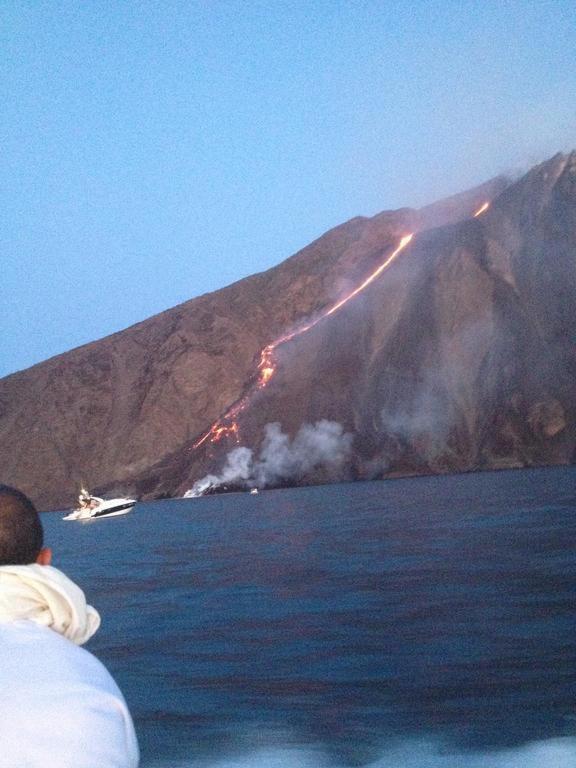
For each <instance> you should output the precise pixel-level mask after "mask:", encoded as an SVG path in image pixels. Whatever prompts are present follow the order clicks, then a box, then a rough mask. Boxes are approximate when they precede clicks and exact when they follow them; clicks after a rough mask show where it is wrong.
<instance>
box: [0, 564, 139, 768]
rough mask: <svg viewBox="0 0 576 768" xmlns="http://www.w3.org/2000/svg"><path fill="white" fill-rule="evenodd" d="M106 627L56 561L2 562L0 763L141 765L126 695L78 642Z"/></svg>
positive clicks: (8, 767)
mask: <svg viewBox="0 0 576 768" xmlns="http://www.w3.org/2000/svg"><path fill="white" fill-rule="evenodd" d="M99 626H100V617H99V615H98V613H97V611H96V610H95V609H94V608H92V607H91V606H89V605H86V600H85V597H84V593H83V592H82V590H81V589H80V588H79V587H78V586H76V584H74V582H72V581H71V580H70V579H68V577H67V576H65V575H64V574H63V573H62V572H61V571H59V570H57V569H56V568H52V567H51V566H42V565H36V564H34V565H6V566H1V567H0V768H136V767H137V766H138V761H139V756H138V744H137V741H136V736H135V733H134V726H133V724H132V718H131V717H130V713H129V711H128V708H127V706H126V703H125V701H124V698H123V697H122V694H121V693H120V691H119V689H118V687H117V685H116V683H115V682H114V680H113V679H112V677H111V676H110V674H109V672H108V671H107V670H106V668H105V667H104V666H103V665H102V664H101V663H100V662H99V661H98V660H97V659H96V658H95V657H94V656H92V654H90V653H88V652H87V651H85V650H83V649H82V648H79V647H78V646H79V645H80V644H82V643H84V642H86V640H88V639H89V638H90V637H91V636H92V635H93V634H94V632H96V630H97V629H98V627H99Z"/></svg>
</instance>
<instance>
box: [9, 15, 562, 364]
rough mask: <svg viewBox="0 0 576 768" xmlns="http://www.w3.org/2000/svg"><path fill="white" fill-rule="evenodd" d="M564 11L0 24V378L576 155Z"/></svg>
mask: <svg viewBox="0 0 576 768" xmlns="http://www.w3.org/2000/svg"><path fill="white" fill-rule="evenodd" d="M575 57H576V3H574V2H573V0H566V1H565V0H555V1H552V0H539V1H536V0H524V1H523V2H515V1H514V0H507V1H504V0H500V1H499V2H491V0H485V1H484V2H477V1H475V2H466V1H465V0H460V2H451V1H450V0H443V1H442V2H433V1H428V0H420V1H418V0H412V1H411V2H409V1H404V0H390V1H385V0H380V1H379V2H377V1H376V0H349V1H348V2H343V1H341V0H306V1H304V0H292V1H291V2H284V1H283V0H268V1H267V2H259V1H258V2H257V1H256V0H243V1H242V2H240V1H238V2H237V1H236V0H210V1H209V0H204V1H201V0H188V1H187V2H175V1H173V0H163V1H162V2H151V1H146V0H139V1H138V2H136V1H132V0H125V2H115V1H114V2H112V0H110V1H109V2H103V1H98V0H93V1H92V2H90V3H84V2H79V1H78V2H58V1H56V2H53V1H51V2H42V1H41V0H39V1H37V2H32V0H29V1H26V0H20V1H19V2H11V0H5V2H4V3H2V4H1V6H0V64H1V68H0V89H1V90H0V97H1V100H2V105H3V106H2V110H0V138H1V141H2V152H1V154H0V164H1V168H0V179H1V183H0V247H1V255H0V258H1V273H0V274H1V277H2V285H3V291H2V302H0V322H1V324H2V334H1V337H0V376H2V375H5V374H7V373H10V372H13V371H16V370H19V369H22V368H25V367H28V366H29V365H32V364H34V363H36V362H39V361H41V360H44V359H46V358H48V357H50V356H52V355H54V354H57V353H59V352H64V351H66V350H68V349H71V348H72V347H75V346H78V345H80V344H83V343H85V342H88V341H93V340H95V339H97V338H100V337H102V336H105V335H107V334H109V333H112V332H114V331H117V330H121V329H122V328H126V327H128V326H129V325H131V324H133V323H135V322H138V321H139V320H143V319H145V318H146V317H149V316H150V315H153V314H155V313H157V312H160V311H162V310H164V309H167V308H169V307H172V306H175V305H176V304H178V303H180V302H182V301H185V300H187V299H190V298H192V297H194V296H198V295H200V294H202V293H206V292H207V291H212V290H216V289H218V288H221V287H223V286H224V285H227V284H229V283H231V282H233V281H235V280H237V279H239V278H241V277H244V276H246V275H248V274H252V273H254V272H258V271H261V270H264V269H268V268H269V267H271V266H274V265H276V264H278V263H280V262H281V261H282V260H284V259H285V258H287V257H288V256H290V255H291V254H292V253H294V252H295V251H297V250H298V249H299V248H301V247H303V246H305V245H307V244H308V243H309V242H310V241H312V240H313V239H315V238H316V237H318V236H319V235H321V234H322V233H323V232H325V231H326V230H327V229H329V228H330V227H333V226H335V225H337V224H339V223H342V222H343V221H345V220H347V219H349V218H351V217H353V216H356V215H372V214H375V213H377V212H378V211H381V210H384V209H388V208H394V207H400V206H403V205H420V204H424V203H426V202H431V201H433V200H434V199H437V198H439V197H441V196H443V195H447V194H451V193H453V192H457V191H460V190H461V189H464V188H466V187H468V186H472V185H473V184H476V183H479V182H481V181H484V180H485V179H487V178H489V177H491V176H494V175H496V174H497V173H499V172H501V171H507V170H517V169H521V168H526V167H528V166H529V165H531V164H534V163H536V162H538V161H540V160H542V159H545V158H546V157H548V156H550V155H552V154H554V153H555V152H557V151H566V150H569V149H571V148H573V147H574V146H576V122H575V111H576V66H574V60H575Z"/></svg>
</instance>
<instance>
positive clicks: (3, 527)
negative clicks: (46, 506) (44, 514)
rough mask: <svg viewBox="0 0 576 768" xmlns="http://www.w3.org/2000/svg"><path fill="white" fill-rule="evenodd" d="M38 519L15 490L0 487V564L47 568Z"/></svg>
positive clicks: (47, 551) (49, 553)
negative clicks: (30, 565)
mask: <svg viewBox="0 0 576 768" xmlns="http://www.w3.org/2000/svg"><path fill="white" fill-rule="evenodd" d="M43 545H44V534H43V531H42V523H41V522H40V516H39V514H38V512H37V511H36V509H35V507H34V505H33V504H32V502H31V501H30V499H29V498H28V497H27V496H25V495H24V494H23V493H21V491H18V490H16V488H10V487H9V486H7V485H0V565H28V564H30V563H40V565H49V564H50V560H51V557H52V553H51V552H50V550H49V549H46V548H44V546H43Z"/></svg>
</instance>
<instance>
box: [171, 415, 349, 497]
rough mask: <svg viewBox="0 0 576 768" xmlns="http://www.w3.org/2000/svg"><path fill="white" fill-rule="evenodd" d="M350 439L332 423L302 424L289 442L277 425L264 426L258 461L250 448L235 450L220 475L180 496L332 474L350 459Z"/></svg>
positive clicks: (207, 479) (324, 420)
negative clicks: (312, 473)
mask: <svg viewBox="0 0 576 768" xmlns="http://www.w3.org/2000/svg"><path fill="white" fill-rule="evenodd" d="M352 439H353V437H352V435H351V434H350V433H346V432H344V429H343V427H342V425H341V424H338V423H337V422H335V421H327V420H326V419H323V420H322V421H318V422H316V424H303V425H302V426H301V427H300V429H299V430H298V432H297V434H296V436H295V437H294V440H293V441H290V437H289V436H288V435H287V434H285V433H284V432H282V428H281V426H280V424H279V423H278V422H274V423H272V424H266V426H265V427H264V440H263V441H262V446H261V447H260V453H259V455H258V458H255V456H254V451H252V449H251V448H245V447H240V448H235V449H234V450H233V451H230V453H229V454H228V456H227V457H226V464H225V465H224V468H223V470H222V472H221V473H220V475H206V477H203V478H202V479H201V480H197V481H196V482H195V483H194V485H193V486H192V488H190V489H189V490H188V491H186V493H185V494H184V497H185V498H194V497H197V496H202V494H204V493H206V491H207V490H208V489H213V488H219V487H221V486H223V485H228V484H234V485H240V486H243V487H256V488H264V487H266V486H268V485H275V484H277V483H280V482H284V481H287V480H294V479H297V478H299V477H302V476H303V475H305V474H306V473H307V472H310V471H312V470H313V469H318V468H320V467H322V468H324V469H326V470H327V471H328V472H331V473H332V472H334V473H336V472H337V471H338V470H339V469H340V468H341V467H342V465H343V464H344V462H346V460H347V459H348V458H349V457H350V454H351V451H352Z"/></svg>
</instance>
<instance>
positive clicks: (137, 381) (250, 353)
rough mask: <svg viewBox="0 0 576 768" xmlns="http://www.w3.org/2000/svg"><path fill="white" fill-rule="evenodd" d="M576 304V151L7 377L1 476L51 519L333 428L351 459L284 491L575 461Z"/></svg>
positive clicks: (338, 239)
mask: <svg viewBox="0 0 576 768" xmlns="http://www.w3.org/2000/svg"><path fill="white" fill-rule="evenodd" d="M408 234H412V239H411V240H410V242H406V243H405V245H404V247H403V248H402V250H401V252H398V253H397V254H396V255H395V258H394V259H393V260H391V261H390V262H389V263H388V260H389V257H390V256H391V255H392V254H395V250H396V249H397V248H398V245H399V243H400V242H401V240H402V238H404V237H406V236H407V235H408ZM384 263H386V268H385V270H383V271H382V272H381V274H380V272H379V271H378V270H380V267H381V266H382V265H383V264H384ZM375 272H378V274H377V277H376V278H375V279H373V280H371V281H367V278H369V277H370V275H372V274H373V273H375ZM359 286H364V287H363V288H362V290H361V291H358V292H357V288H358V287H359ZM348 296H350V297H351V298H350V300H347V301H344V302H343V301H342V299H343V298H344V297H348ZM575 302H576V153H572V154H570V155H562V154H558V155H556V156H554V157H553V158H551V159H550V160H548V161H547V162H545V163H542V164H541V165H539V166H536V167H535V168H533V169H532V170H530V171H529V172H528V173H527V174H526V175H525V176H523V177H522V178H520V179H518V180H516V181H514V182H511V181H509V180H507V179H504V178H497V179H493V180H491V181H489V182H487V183H486V184H484V185H481V186H480V187H477V188H475V189H472V190H469V191H467V192H465V193H462V194H460V195H455V196H454V197H452V198H449V199H447V200H443V201H440V202H438V203H435V204H433V205H430V206H427V207H425V208H422V209H419V210H414V209H410V208H405V209H400V210H397V211H389V212H384V213H381V214H378V215H376V216H374V217H371V218H363V217H358V218H355V219H352V220H351V221H349V222H346V223H345V224H343V225H341V226H339V227H336V228H335V229H333V230H331V231H330V232H328V233H326V234H325V235H323V236H322V237H321V238H319V239H318V240H317V241H315V242H314V243H312V244H311V245H309V246H307V247H306V248H304V249H303V250H302V251H300V252H299V253H297V254H295V255H294V256H292V257H291V258H289V259H288V260H286V261H285V262H283V263H282V264H280V265H279V266H278V267H275V268H273V269H271V270H269V271H267V272H264V273H261V274H257V275H254V276H252V277H249V278H246V279H244V280H241V281H239V282H237V283H235V284H233V285H231V286H228V287H227V288H223V289H222V290H220V291H216V292H215V293H212V294H207V295H205V296H201V297H199V298H196V299H192V300H190V301H188V302H186V303H184V304H181V305H179V306H177V307H175V308H173V309H170V310H168V311H166V312H164V313H162V314H160V315H156V316H154V317H152V318H150V319H148V320H146V321H144V322H142V323H139V324H138V325H135V326H133V327H131V328H129V329H127V330H125V331H121V332H119V333H117V334H114V335H113V336H109V337H107V338H105V339H101V340H99V341H95V342H93V343H91V344H88V345H85V346H83V347H79V348H78V349H75V350H72V351H70V352H68V353H65V354H63V355H59V356H57V357H54V358H52V359H50V360H47V361H45V362H43V363H40V364H39V365H36V366H33V367H32V368H29V369H28V370H26V371H22V372H19V373H17V374H13V375H11V376H8V377H5V378H4V379H2V380H0V435H1V436H2V440H1V443H0V444H1V446H2V447H1V449H0V479H1V480H2V482H5V483H9V484H11V485H15V486H17V487H19V488H21V489H22V490H23V491H25V492H26V493H27V494H29V495H30V496H31V498H32V499H33V500H34V501H35V502H36V503H37V504H39V505H40V507H42V508H45V509H46V508H51V507H57V506H62V505H64V504H68V503H69V501H70V499H71V497H72V495H73V494H74V492H75V490H76V486H77V485H79V484H80V482H81V481H84V482H85V483H88V484H89V485H90V486H91V488H92V489H93V490H94V491H98V492H99V493H105V492H116V491H117V492H122V493H123V494H126V493H129V494H131V495H132V494H136V495H137V496H138V497H141V498H142V497H144V498H155V497H163V496H174V495H181V494H182V493H183V492H184V491H185V490H187V489H188V488H190V487H191V486H192V485H193V483H194V482H195V481H196V480H197V479H198V478H201V477H203V476H204V475H206V474H207V473H215V474H216V475H217V474H218V473H220V472H221V470H222V467H223V466H224V465H225V463H226V461H227V457H228V456H229V454H230V452H231V451H232V450H234V449H235V448H237V447H238V446H241V447H245V448H247V449H250V450H251V451H252V454H253V456H254V457H256V459H258V457H259V456H261V455H262V453H261V452H262V450H263V445H264V447H265V446H266V445H268V448H270V444H269V442H268V444H267V443H266V440H267V439H268V438H269V436H270V433H271V429H275V430H276V433H275V434H276V435H278V434H281V435H284V436H285V440H286V441H288V442H290V441H297V440H300V443H299V444H301V446H304V447H305V446H306V445H307V443H306V441H305V440H304V438H302V439H301V438H300V437H299V436H301V435H302V434H304V433H303V432H302V430H303V429H304V430H306V429H307V428H308V427H309V426H310V425H318V424H332V425H337V426H338V429H339V430H341V433H342V435H345V436H346V440H347V442H346V445H347V448H348V450H347V452H346V455H345V456H341V459H342V460H341V461H339V462H338V463H337V464H334V463H332V464H330V462H322V461H320V462H318V463H316V464H314V463H313V462H312V463H310V462H308V463H306V462H305V463H304V464H302V463H300V464H298V465H297V466H298V470H297V471H296V470H294V472H293V473H292V475H289V474H288V475H286V476H285V477H284V478H283V479H282V481H279V480H278V479H276V484H310V483H319V482H333V481H342V480H362V479H372V478H386V477H394V476H401V475H409V474H430V473H445V472H468V471H476V470H487V469H504V468H512V467H524V466H538V465H548V464H563V463H564V464H566V463H572V462H574V458H575V455H576V453H575V444H576V427H575V408H576V384H575V382H576V319H575V317H574V311H573V307H574V306H575ZM334 307H337V309H336V311H332V308H334ZM301 329H305V330H304V331H301ZM266 350H271V351H270V354H267V353H266ZM263 354H264V357H263ZM270 425H276V426H272V427H271V426H270ZM218 430H221V431H220V432H218V434H217V437H218V439H214V438H215V437H216V432H217V431H218ZM267 435H268V438H267ZM308 444H309V443H308Z"/></svg>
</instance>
